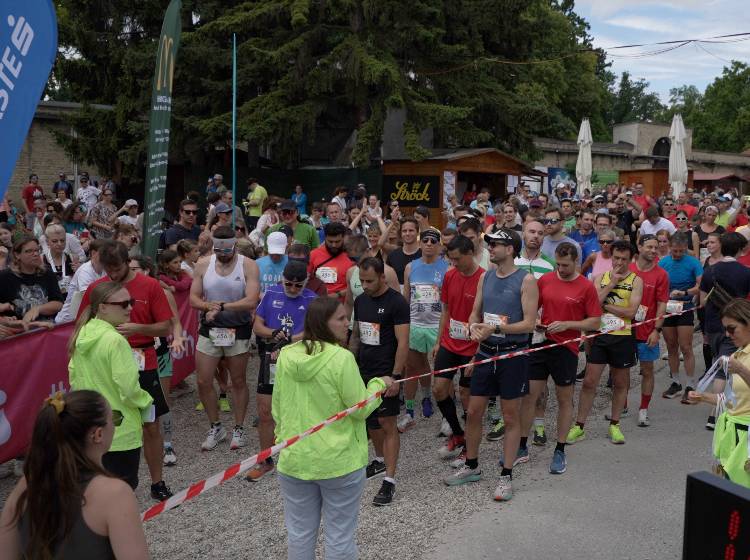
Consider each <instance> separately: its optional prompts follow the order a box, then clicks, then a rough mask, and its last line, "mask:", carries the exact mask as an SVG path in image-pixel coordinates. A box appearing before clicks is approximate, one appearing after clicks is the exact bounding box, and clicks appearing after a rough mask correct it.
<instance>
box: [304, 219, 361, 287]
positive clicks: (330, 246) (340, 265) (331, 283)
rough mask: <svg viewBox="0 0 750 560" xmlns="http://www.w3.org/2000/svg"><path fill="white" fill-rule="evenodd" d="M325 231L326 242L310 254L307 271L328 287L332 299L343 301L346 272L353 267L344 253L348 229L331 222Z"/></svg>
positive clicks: (338, 223)
mask: <svg viewBox="0 0 750 560" xmlns="http://www.w3.org/2000/svg"><path fill="white" fill-rule="evenodd" d="M337 206H338V205H337ZM323 231H324V232H325V242H324V244H323V245H322V246H320V247H318V248H317V249H313V250H312V251H311V252H310V264H309V265H308V267H307V271H308V272H309V273H310V274H312V275H314V276H315V277H316V278H318V279H319V280H320V281H321V282H323V284H325V285H326V289H327V290H328V295H329V296H330V297H337V298H339V299H340V300H341V301H343V299H344V297H345V296H346V271H347V270H349V269H350V268H351V267H352V266H353V264H352V261H351V259H350V258H349V255H347V254H346V252H345V251H344V235H346V232H347V227H346V226H345V225H344V224H342V223H341V222H330V223H328V224H326V226H325V228H323Z"/></svg>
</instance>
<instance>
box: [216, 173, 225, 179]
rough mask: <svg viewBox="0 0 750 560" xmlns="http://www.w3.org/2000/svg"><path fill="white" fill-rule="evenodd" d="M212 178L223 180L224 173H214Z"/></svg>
mask: <svg viewBox="0 0 750 560" xmlns="http://www.w3.org/2000/svg"><path fill="white" fill-rule="evenodd" d="M214 179H222V180H223V179H224V175H222V174H221V173H216V174H215V175H214Z"/></svg>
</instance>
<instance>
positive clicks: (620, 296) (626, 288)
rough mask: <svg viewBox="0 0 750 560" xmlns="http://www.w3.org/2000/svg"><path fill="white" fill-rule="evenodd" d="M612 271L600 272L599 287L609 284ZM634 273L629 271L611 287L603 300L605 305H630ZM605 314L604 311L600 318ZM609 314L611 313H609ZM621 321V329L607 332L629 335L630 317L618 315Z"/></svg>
mask: <svg viewBox="0 0 750 560" xmlns="http://www.w3.org/2000/svg"><path fill="white" fill-rule="evenodd" d="M611 274H612V271H611V270H608V271H607V272H605V273H604V274H602V278H601V280H600V281H599V287H601V288H603V287H604V286H606V285H607V284H609V279H610V277H611ZM636 276H637V275H636V273H635V272H631V273H630V274H628V275H627V276H626V277H625V278H623V279H622V280H620V282H618V283H617V284H616V285H615V287H614V288H612V291H610V292H609V294H607V298H606V299H605V300H604V304H605V305H614V306H616V307H628V306H629V305H630V296H631V295H632V294H633V283H634V282H635V279H636ZM606 315H607V313H606V312H605V313H604V315H603V316H602V319H604V317H605V316H606ZM609 315H612V314H611V313H610V314H609ZM620 319H622V321H623V322H624V323H625V326H624V327H623V328H622V329H619V330H616V331H609V332H608V333H607V334H613V335H616V336H630V335H631V328H630V322H631V320H630V319H626V318H625V317H620Z"/></svg>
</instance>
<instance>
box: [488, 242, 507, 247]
mask: <svg viewBox="0 0 750 560" xmlns="http://www.w3.org/2000/svg"><path fill="white" fill-rule="evenodd" d="M487 246H488V247H490V248H495V247H497V246H501V247H508V245H507V244H506V243H503V242H502V241H488V242H487Z"/></svg>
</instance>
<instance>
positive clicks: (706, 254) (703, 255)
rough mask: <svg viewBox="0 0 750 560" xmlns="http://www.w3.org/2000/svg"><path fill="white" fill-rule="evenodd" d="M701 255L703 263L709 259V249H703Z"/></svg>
mask: <svg viewBox="0 0 750 560" xmlns="http://www.w3.org/2000/svg"><path fill="white" fill-rule="evenodd" d="M699 255H700V259H701V262H703V261H705V260H706V258H707V257H708V249H706V248H705V247H701V250H700V253H699Z"/></svg>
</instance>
